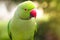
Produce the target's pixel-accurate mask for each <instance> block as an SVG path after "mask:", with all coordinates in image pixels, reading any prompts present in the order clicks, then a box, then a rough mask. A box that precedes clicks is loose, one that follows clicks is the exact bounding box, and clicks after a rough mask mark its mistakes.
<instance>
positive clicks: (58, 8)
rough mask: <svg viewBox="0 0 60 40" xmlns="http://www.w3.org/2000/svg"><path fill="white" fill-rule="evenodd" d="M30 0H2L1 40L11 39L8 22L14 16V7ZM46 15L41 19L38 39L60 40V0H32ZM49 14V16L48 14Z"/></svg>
mask: <svg viewBox="0 0 60 40" xmlns="http://www.w3.org/2000/svg"><path fill="white" fill-rule="evenodd" d="M24 1H28V0H0V40H10V39H9V36H8V30H7V24H8V21H9V20H10V19H11V18H12V17H13V15H14V13H13V11H14V9H15V8H16V6H17V5H18V4H20V3H21V2H24ZM30 1H33V2H34V3H35V4H36V5H37V9H39V10H40V12H41V14H42V13H43V14H44V15H45V16H44V17H43V19H42V18H41V19H42V20H39V22H38V24H39V28H38V31H37V33H36V34H35V35H36V40H60V0H30ZM46 15H48V16H46Z"/></svg>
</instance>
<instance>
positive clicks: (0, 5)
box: [0, 1, 16, 21]
mask: <svg viewBox="0 0 60 40" xmlns="http://www.w3.org/2000/svg"><path fill="white" fill-rule="evenodd" d="M8 3H9V2H8ZM8 5H9V4H8ZM7 7H9V8H10V11H8V8H7ZM15 8H16V5H14V4H13V3H12V5H9V6H7V3H6V1H0V21H1V20H3V21H4V20H10V19H11V18H12V16H13V14H14V13H13V11H14V9H15Z"/></svg>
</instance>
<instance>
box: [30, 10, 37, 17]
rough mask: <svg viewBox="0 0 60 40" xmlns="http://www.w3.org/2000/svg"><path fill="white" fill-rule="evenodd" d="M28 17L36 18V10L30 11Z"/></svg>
mask: <svg viewBox="0 0 60 40" xmlns="http://www.w3.org/2000/svg"><path fill="white" fill-rule="evenodd" d="M30 16H31V17H35V18H36V10H35V9H33V10H31V11H30Z"/></svg>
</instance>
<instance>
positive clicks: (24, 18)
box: [8, 1, 37, 40]
mask: <svg viewBox="0 0 60 40" xmlns="http://www.w3.org/2000/svg"><path fill="white" fill-rule="evenodd" d="M35 9H36V7H35V5H34V3H33V2H31V1H25V2H23V3H21V4H19V5H18V6H17V9H16V11H15V14H14V16H13V18H12V19H11V20H10V21H9V23H8V34H9V36H10V39H11V40H34V39H33V37H34V31H36V28H37V27H36V25H37V24H36V21H35V19H36V13H37V12H36V10H35Z"/></svg>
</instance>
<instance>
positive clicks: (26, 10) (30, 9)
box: [16, 1, 36, 20]
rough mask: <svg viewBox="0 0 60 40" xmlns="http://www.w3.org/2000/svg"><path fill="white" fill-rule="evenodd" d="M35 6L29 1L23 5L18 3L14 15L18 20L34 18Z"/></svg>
mask: <svg viewBox="0 0 60 40" xmlns="http://www.w3.org/2000/svg"><path fill="white" fill-rule="evenodd" d="M35 8H36V6H35V5H34V3H33V2H31V1H25V2H23V3H20V4H19V5H18V7H17V11H16V14H18V17H19V18H20V19H24V20H27V19H30V18H32V17H34V18H36V10H35Z"/></svg>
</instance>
